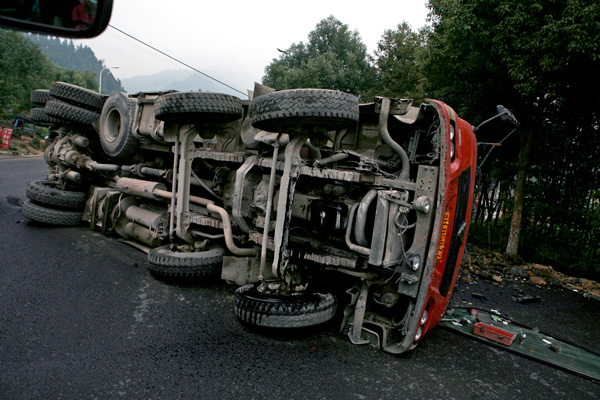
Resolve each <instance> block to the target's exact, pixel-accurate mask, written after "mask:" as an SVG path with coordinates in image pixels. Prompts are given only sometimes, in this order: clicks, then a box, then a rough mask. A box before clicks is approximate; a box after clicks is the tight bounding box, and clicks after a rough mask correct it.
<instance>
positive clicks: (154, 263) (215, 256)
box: [148, 245, 224, 279]
mask: <svg viewBox="0 0 600 400" xmlns="http://www.w3.org/2000/svg"><path fill="white" fill-rule="evenodd" d="M223 253H224V250H223V249H222V248H220V247H217V248H212V249H209V250H206V251H201V252H196V253H182V252H177V251H172V250H171V249H170V248H169V245H166V246H161V247H156V248H154V249H151V250H150V252H149V253H148V262H149V263H150V265H149V266H148V270H149V271H150V272H151V273H152V274H153V275H155V276H157V277H159V278H167V279H172V278H212V277H217V276H219V275H220V273H221V267H222V265H223Z"/></svg>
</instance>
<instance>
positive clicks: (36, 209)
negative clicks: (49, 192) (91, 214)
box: [21, 199, 83, 226]
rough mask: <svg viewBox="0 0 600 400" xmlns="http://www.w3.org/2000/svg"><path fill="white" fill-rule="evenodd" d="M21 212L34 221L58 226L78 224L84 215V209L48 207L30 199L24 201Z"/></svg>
mask: <svg viewBox="0 0 600 400" xmlns="http://www.w3.org/2000/svg"><path fill="white" fill-rule="evenodd" d="M21 212H22V213H23V215H24V216H26V217H27V218H29V219H31V220H33V221H37V222H41V223H43V224H48V225H56V226H77V225H79V221H81V216H82V215H83V211H73V210H58V209H55V208H48V207H44V206H42V205H39V204H36V203H34V202H33V201H31V200H29V199H27V200H25V202H24V203H23V208H22V209H21Z"/></svg>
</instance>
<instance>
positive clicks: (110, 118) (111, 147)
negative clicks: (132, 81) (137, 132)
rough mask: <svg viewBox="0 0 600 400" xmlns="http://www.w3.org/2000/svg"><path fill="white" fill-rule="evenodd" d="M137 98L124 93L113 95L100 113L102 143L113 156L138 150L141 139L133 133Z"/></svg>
mask: <svg viewBox="0 0 600 400" xmlns="http://www.w3.org/2000/svg"><path fill="white" fill-rule="evenodd" d="M135 105H136V101H135V99H131V98H129V97H128V96H127V94H124V93H115V94H113V95H111V96H110V97H109V98H108V99H107V100H106V102H105V103H104V107H103V108H102V113H101V114H100V128H99V132H98V134H99V135H100V144H102V149H104V152H105V153H106V154H107V155H109V156H111V157H128V156H130V155H132V154H133V153H135V151H136V150H137V147H138V144H139V140H138V138H136V137H135V136H134V135H133V131H132V129H131V128H132V126H133V118H134V113H135Z"/></svg>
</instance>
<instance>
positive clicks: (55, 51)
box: [24, 34, 124, 94]
mask: <svg viewBox="0 0 600 400" xmlns="http://www.w3.org/2000/svg"><path fill="white" fill-rule="evenodd" d="M24 36H25V37H26V38H27V39H29V40H31V41H32V42H33V43H35V44H37V45H38V46H39V48H40V50H42V52H43V53H44V55H45V56H46V57H47V58H48V59H49V60H50V61H52V62H53V63H54V64H56V65H58V66H59V67H62V68H68V69H74V70H75V71H82V72H85V71H92V72H93V73H94V74H95V75H96V80H97V79H98V74H99V73H100V71H101V70H102V68H104V65H103V62H102V61H101V60H98V58H97V57H96V55H95V54H94V52H93V51H92V49H91V48H89V47H88V46H84V45H81V44H79V45H77V46H75V44H73V41H72V40H66V39H59V38H56V37H49V36H42V35H34V34H24ZM123 90H124V89H123V87H122V86H121V81H120V80H119V79H117V78H115V77H114V75H113V74H112V73H111V71H110V70H106V71H104V72H103V73H102V91H103V92H104V93H107V94H110V93H114V92H122V91H123Z"/></svg>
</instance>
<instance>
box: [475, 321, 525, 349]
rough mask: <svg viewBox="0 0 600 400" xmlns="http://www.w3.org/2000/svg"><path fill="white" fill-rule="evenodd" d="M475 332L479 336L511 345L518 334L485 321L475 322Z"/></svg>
mask: <svg viewBox="0 0 600 400" xmlns="http://www.w3.org/2000/svg"><path fill="white" fill-rule="evenodd" d="M473 333H474V334H475V335H477V336H481V337H484V338H486V339H489V340H492V341H494V342H496V343H501V344H503V345H506V346H510V345H511V344H512V343H513V341H514V340H515V337H516V336H517V335H515V334H514V333H511V332H507V331H504V330H502V329H500V328H496V327H495V326H492V325H488V324H484V323H483V322H478V323H476V324H475V326H474V327H473Z"/></svg>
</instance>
